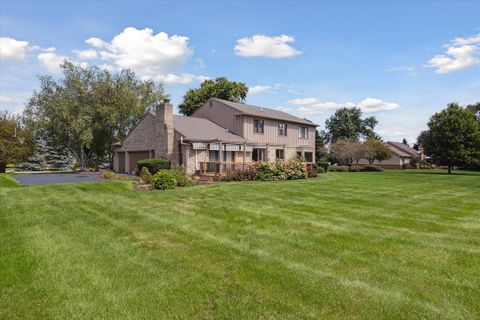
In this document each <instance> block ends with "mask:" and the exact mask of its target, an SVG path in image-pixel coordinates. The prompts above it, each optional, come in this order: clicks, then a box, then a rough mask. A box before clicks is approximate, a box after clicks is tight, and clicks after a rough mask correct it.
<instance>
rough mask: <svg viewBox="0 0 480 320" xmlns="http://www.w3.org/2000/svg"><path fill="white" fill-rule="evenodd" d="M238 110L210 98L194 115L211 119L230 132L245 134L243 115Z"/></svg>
mask: <svg viewBox="0 0 480 320" xmlns="http://www.w3.org/2000/svg"><path fill="white" fill-rule="evenodd" d="M238 114H239V112H238V110H235V109H233V108H231V107H230V106H227V105H225V104H223V103H221V102H219V101H215V100H210V101H207V102H206V103H205V104H204V105H203V106H201V107H200V109H198V110H197V111H195V113H194V114H192V117H197V118H204V119H209V120H210V121H212V122H214V123H216V124H218V125H219V126H221V127H224V128H226V129H228V130H229V131H230V132H232V133H234V134H236V135H239V136H243V120H242V118H243V116H238Z"/></svg>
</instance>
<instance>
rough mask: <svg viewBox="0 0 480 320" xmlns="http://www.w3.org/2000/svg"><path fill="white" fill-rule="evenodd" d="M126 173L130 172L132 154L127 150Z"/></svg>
mask: <svg viewBox="0 0 480 320" xmlns="http://www.w3.org/2000/svg"><path fill="white" fill-rule="evenodd" d="M125 173H130V155H129V154H128V151H125Z"/></svg>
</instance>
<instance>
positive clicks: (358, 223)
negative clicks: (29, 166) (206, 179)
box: [0, 170, 480, 319]
mask: <svg viewBox="0 0 480 320" xmlns="http://www.w3.org/2000/svg"><path fill="white" fill-rule="evenodd" d="M0 254H1V257H0V318H1V319H94V318H95V319H162V318H165V319H479V318H480V175H479V174H475V173H468V172H465V173H463V174H456V175H452V176H448V175H445V174H442V172H438V171H429V172H428V173H425V172H417V171H401V170H398V171H388V172H383V173H328V174H326V175H322V177H321V178H320V179H311V180H304V181H285V182H246V183H224V184H217V185H211V186H202V187H193V188H184V189H177V190H172V191H168V192H155V191H151V192H138V191H133V190H132V189H131V187H130V185H129V184H128V183H124V182H121V183H120V182H119V183H117V182H108V183H83V184H65V185H41V186H17V185H16V184H14V183H12V182H11V180H10V179H8V178H6V177H5V176H0Z"/></svg>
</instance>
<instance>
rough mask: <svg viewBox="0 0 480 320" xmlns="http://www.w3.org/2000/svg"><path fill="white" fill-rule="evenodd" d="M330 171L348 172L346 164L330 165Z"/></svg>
mask: <svg viewBox="0 0 480 320" xmlns="http://www.w3.org/2000/svg"><path fill="white" fill-rule="evenodd" d="M329 170H330V171H331V172H348V167H347V166H331V167H329Z"/></svg>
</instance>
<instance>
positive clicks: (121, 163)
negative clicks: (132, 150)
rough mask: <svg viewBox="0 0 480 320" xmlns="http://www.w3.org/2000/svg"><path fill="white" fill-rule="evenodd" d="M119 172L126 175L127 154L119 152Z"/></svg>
mask: <svg viewBox="0 0 480 320" xmlns="http://www.w3.org/2000/svg"><path fill="white" fill-rule="evenodd" d="M117 155H118V172H120V173H125V152H118V153H117Z"/></svg>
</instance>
